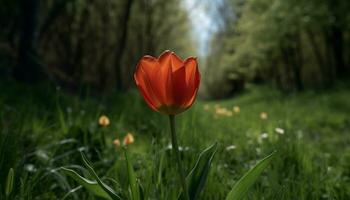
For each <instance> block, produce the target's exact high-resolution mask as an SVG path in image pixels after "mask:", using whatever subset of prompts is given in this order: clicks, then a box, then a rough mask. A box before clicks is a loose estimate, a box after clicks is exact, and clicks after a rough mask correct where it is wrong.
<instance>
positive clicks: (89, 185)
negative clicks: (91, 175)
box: [61, 167, 112, 200]
mask: <svg viewBox="0 0 350 200" xmlns="http://www.w3.org/2000/svg"><path fill="white" fill-rule="evenodd" d="M61 169H62V170H63V172H64V173H65V174H66V175H68V176H69V177H71V178H73V179H74V180H75V181H76V182H78V183H79V184H80V185H81V186H83V187H84V188H85V189H87V190H88V191H90V192H91V193H92V194H94V195H96V196H99V197H102V198H105V199H108V200H112V198H111V197H110V196H109V194H108V193H107V192H105V191H104V190H103V189H102V187H101V186H100V185H99V184H98V183H97V182H96V181H91V180H88V179H86V178H84V177H82V176H80V175H79V174H78V173H77V172H75V171H74V170H71V169H67V168H64V167H62V168H61Z"/></svg>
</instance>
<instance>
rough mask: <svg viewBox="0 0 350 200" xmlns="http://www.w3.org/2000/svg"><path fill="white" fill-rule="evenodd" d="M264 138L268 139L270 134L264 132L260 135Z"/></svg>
mask: <svg viewBox="0 0 350 200" xmlns="http://www.w3.org/2000/svg"><path fill="white" fill-rule="evenodd" d="M260 137H261V138H262V139H266V138H268V137H269V134H267V133H262V134H261V136H260Z"/></svg>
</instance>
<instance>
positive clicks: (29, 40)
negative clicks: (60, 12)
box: [14, 0, 43, 82]
mask: <svg viewBox="0 0 350 200" xmlns="http://www.w3.org/2000/svg"><path fill="white" fill-rule="evenodd" d="M39 3H40V1H39V0H21V1H20V3H19V4H20V13H21V28H20V41H19V53H18V64H17V65H16V66H15V68H14V77H15V78H16V79H17V80H19V81H25V82H36V81H38V80H41V79H43V71H42V68H41V67H40V64H39V63H40V61H39V59H38V53H37V39H38V38H37V34H38V27H39V21H38V18H39V8H40V5H39Z"/></svg>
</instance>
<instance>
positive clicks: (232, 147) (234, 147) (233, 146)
mask: <svg viewBox="0 0 350 200" xmlns="http://www.w3.org/2000/svg"><path fill="white" fill-rule="evenodd" d="M234 149H236V146H235V145H230V146H227V147H226V151H231V150H234Z"/></svg>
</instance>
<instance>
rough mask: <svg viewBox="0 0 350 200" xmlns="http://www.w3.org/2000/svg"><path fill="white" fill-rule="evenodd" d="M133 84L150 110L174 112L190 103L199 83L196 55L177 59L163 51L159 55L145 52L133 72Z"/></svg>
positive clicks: (170, 113)
mask: <svg viewBox="0 0 350 200" xmlns="http://www.w3.org/2000/svg"><path fill="white" fill-rule="evenodd" d="M134 79H135V82H136V85H137V87H138V89H139V91H140V93H141V95H142V96H143V98H144V99H145V101H146V103H147V104H148V106H149V107H151V108H152V109H153V110H155V111H157V112H160V113H163V114H167V115H176V114H179V113H182V112H183V111H185V110H187V109H188V108H189V107H191V106H192V104H193V102H194V100H195V98H196V96H197V91H198V87H199V82H200V74H199V70H198V63H197V59H196V58H194V57H189V58H187V59H186V60H182V59H180V58H179V57H178V56H176V54H175V53H174V52H171V51H165V52H164V53H163V54H162V55H160V56H159V57H158V58H155V57H152V56H144V57H142V58H141V60H140V61H139V63H138V64H137V67H136V71H135V73H134Z"/></svg>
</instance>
